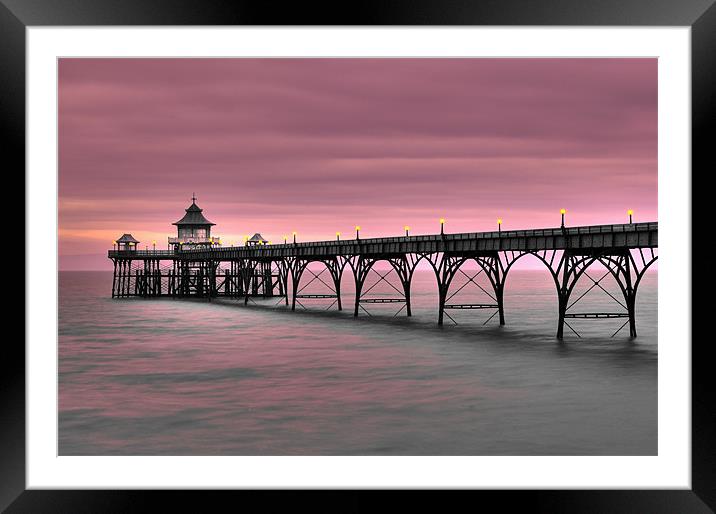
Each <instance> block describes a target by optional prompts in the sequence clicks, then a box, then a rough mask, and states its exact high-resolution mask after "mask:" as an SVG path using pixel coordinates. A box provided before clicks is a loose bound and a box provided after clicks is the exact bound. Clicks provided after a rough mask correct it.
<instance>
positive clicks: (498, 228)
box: [497, 218, 502, 232]
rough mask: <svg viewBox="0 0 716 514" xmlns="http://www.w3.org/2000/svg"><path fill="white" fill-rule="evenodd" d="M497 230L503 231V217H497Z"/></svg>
mask: <svg viewBox="0 0 716 514" xmlns="http://www.w3.org/2000/svg"><path fill="white" fill-rule="evenodd" d="M497 232H502V218H497Z"/></svg>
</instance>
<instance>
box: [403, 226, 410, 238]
mask: <svg viewBox="0 0 716 514" xmlns="http://www.w3.org/2000/svg"><path fill="white" fill-rule="evenodd" d="M403 228H404V229H405V236H406V237H407V236H409V235H410V227H409V226H408V225H405V226H404V227H403Z"/></svg>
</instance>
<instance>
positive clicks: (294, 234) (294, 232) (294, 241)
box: [293, 230, 296, 244]
mask: <svg viewBox="0 0 716 514" xmlns="http://www.w3.org/2000/svg"><path fill="white" fill-rule="evenodd" d="M293 244H296V231H295V230H294V231H293Z"/></svg>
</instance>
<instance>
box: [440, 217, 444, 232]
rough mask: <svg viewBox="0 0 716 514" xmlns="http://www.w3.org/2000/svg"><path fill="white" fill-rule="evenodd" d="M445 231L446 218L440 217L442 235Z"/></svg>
mask: <svg viewBox="0 0 716 514" xmlns="http://www.w3.org/2000/svg"><path fill="white" fill-rule="evenodd" d="M444 233H445V218H440V235H441V236H442V235H443V234H444Z"/></svg>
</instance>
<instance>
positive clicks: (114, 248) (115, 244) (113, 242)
mask: <svg viewBox="0 0 716 514" xmlns="http://www.w3.org/2000/svg"><path fill="white" fill-rule="evenodd" d="M112 249H113V250H116V249H117V241H112Z"/></svg>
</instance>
